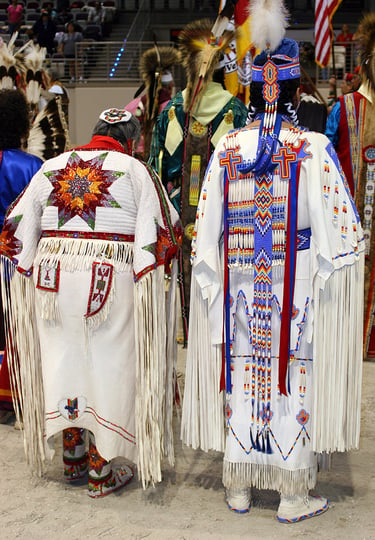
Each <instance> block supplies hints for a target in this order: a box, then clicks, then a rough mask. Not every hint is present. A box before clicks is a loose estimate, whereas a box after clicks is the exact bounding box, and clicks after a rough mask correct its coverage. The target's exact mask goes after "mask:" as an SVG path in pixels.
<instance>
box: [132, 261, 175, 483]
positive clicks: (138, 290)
mask: <svg viewBox="0 0 375 540" xmlns="http://www.w3.org/2000/svg"><path fill="white" fill-rule="evenodd" d="M164 295H165V288H164V268H163V267H159V268H157V269H156V270H154V271H152V272H149V273H148V274H147V275H146V276H144V277H143V278H142V279H140V280H139V281H138V282H137V283H136V285H135V289H134V313H135V342H136V348H137V349H136V353H137V366H136V403H135V418H136V438H137V445H138V463H137V465H138V475H139V479H140V481H141V482H142V486H143V488H146V487H147V485H149V484H152V485H154V484H155V483H156V482H160V481H161V461H162V458H163V455H164V416H165V407H166V405H165V394H166V377H167V370H166V352H167V351H166V343H167V335H166V309H165V304H164V303H161V302H160V299H161V298H164Z"/></svg>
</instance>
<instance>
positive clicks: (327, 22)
mask: <svg viewBox="0 0 375 540" xmlns="http://www.w3.org/2000/svg"><path fill="white" fill-rule="evenodd" d="M341 2H342V0H316V3H315V61H316V63H317V64H318V65H319V66H321V67H325V66H327V64H328V62H329V58H330V55H331V44H332V39H333V29H332V17H333V15H334V13H335V11H336V10H337V8H338V7H339V5H340V4H341Z"/></svg>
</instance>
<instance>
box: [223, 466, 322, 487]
mask: <svg viewBox="0 0 375 540" xmlns="http://www.w3.org/2000/svg"><path fill="white" fill-rule="evenodd" d="M316 477H317V466H316V465H315V466H313V467H309V468H307V469H298V470H295V471H290V470H288V469H281V468H280V467H275V466H271V465H260V464H255V463H248V462H246V463H231V462H230V461H227V460H225V459H224V465H223V484H224V486H225V487H226V488H239V489H241V488H246V487H250V486H252V487H255V488H257V489H275V490H277V491H279V492H282V493H283V495H287V496H289V495H295V494H296V493H300V492H302V491H306V490H307V491H308V490H310V489H313V488H314V487H315V485H316Z"/></svg>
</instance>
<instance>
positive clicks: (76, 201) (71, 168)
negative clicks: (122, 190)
mask: <svg viewBox="0 0 375 540" xmlns="http://www.w3.org/2000/svg"><path fill="white" fill-rule="evenodd" d="M107 154H108V152H105V153H103V154H101V155H100V156H95V157H94V158H93V159H90V160H88V161H83V160H82V159H81V158H80V157H79V155H78V154H77V153H76V152H72V154H71V155H70V157H69V159H68V162H67V164H66V166H65V168H64V169H57V170H56V171H48V172H46V173H45V175H46V176H47V178H48V180H49V181H50V182H51V184H52V185H53V190H52V191H51V193H50V196H49V198H48V201H47V206H57V208H58V212H59V214H58V228H59V229H60V228H61V227H62V226H63V225H65V224H66V223H67V222H68V221H69V220H70V219H72V218H74V217H75V216H79V217H80V218H82V219H83V220H84V221H85V222H86V223H87V224H88V226H89V227H90V228H91V229H92V230H95V219H96V209H97V208H98V207H105V208H120V205H119V203H118V202H117V201H116V200H115V199H114V198H113V197H112V195H111V194H110V192H109V190H108V189H109V187H110V186H111V185H112V183H113V182H115V181H116V180H117V179H118V178H119V177H120V176H123V174H124V173H123V172H121V171H110V170H108V171H107V170H103V163H104V160H105V158H106V157H107Z"/></svg>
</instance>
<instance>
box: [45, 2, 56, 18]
mask: <svg viewBox="0 0 375 540" xmlns="http://www.w3.org/2000/svg"><path fill="white" fill-rule="evenodd" d="M45 9H46V11H47V12H48V13H49V15H50V16H51V19H52V20H53V21H54V20H55V19H56V15H57V11H56V9H55V8H54V7H53V4H52V2H48V3H47V4H46V6H45Z"/></svg>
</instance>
